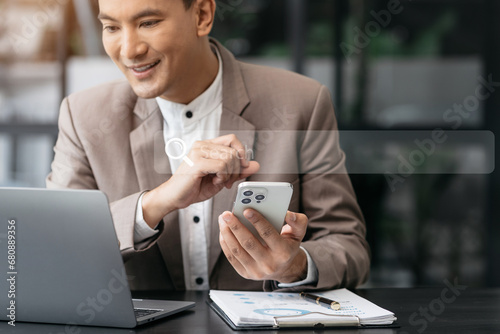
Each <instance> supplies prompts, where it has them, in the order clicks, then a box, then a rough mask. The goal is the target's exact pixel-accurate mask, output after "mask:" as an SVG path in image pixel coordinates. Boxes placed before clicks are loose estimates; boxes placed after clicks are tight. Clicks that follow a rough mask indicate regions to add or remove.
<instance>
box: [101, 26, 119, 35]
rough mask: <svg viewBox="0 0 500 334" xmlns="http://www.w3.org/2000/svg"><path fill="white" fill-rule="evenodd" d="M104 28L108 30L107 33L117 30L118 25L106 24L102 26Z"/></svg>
mask: <svg viewBox="0 0 500 334" xmlns="http://www.w3.org/2000/svg"><path fill="white" fill-rule="evenodd" d="M104 30H105V31H107V32H109V33H114V32H116V31H117V30H118V27H114V26H106V27H104Z"/></svg>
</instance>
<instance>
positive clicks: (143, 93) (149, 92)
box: [132, 85, 161, 99]
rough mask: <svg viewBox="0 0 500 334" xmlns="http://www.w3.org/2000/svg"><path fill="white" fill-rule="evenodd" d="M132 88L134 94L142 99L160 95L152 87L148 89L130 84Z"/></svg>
mask: <svg viewBox="0 0 500 334" xmlns="http://www.w3.org/2000/svg"><path fill="white" fill-rule="evenodd" d="M132 90H133V91H134V93H135V95H137V96H138V97H140V98H143V99H154V98H157V97H158V96H160V95H161V93H159V92H157V90H156V89H154V88H151V89H148V88H147V87H136V86H134V85H132Z"/></svg>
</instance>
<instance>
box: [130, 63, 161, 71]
mask: <svg viewBox="0 0 500 334" xmlns="http://www.w3.org/2000/svg"><path fill="white" fill-rule="evenodd" d="M159 63H160V61H159V60H158V61H157V62H154V63H152V64H149V65H146V66H142V67H132V68H131V70H133V71H134V72H137V73H143V72H146V71H147V70H150V69H152V68H153V67H155V66H156V65H158V64H159Z"/></svg>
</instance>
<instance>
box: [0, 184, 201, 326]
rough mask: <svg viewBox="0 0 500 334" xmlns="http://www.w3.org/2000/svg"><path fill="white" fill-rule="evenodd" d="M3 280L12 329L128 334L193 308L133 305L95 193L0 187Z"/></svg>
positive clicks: (2, 303) (102, 200) (102, 201)
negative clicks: (83, 328)
mask: <svg viewBox="0 0 500 334" xmlns="http://www.w3.org/2000/svg"><path fill="white" fill-rule="evenodd" d="M0 277H1V279H0V296H2V297H1V298H0V319H2V320H7V321H8V322H9V323H10V324H12V325H15V322H16V321H25V322H40V323H57V324H66V325H90V326H107V327H122V328H133V327H135V326H137V325H141V324H144V323H148V322H151V321H154V320H156V319H160V318H163V317H166V316H169V315H171V314H174V313H178V312H181V311H184V310H187V309H189V308H192V307H194V306H195V303H194V302H190V301H188V302H186V301H160V300H132V297H131V293H130V289H129V285H128V280H134V277H130V276H127V274H126V272H125V268H124V264H123V260H122V257H121V254H120V250H119V246H118V240H117V237H116V233H115V229H114V225H113V222H112V218H111V213H110V210H109V205H108V201H107V198H106V196H105V195H104V194H103V193H102V192H100V191H97V190H48V189H28V188H0ZM6 297H7V298H6ZM1 313H5V314H1ZM136 313H138V317H136Z"/></svg>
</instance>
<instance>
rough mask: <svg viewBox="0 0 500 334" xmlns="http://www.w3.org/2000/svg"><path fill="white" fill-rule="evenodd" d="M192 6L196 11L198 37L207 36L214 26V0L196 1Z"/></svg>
mask: <svg viewBox="0 0 500 334" xmlns="http://www.w3.org/2000/svg"><path fill="white" fill-rule="evenodd" d="M193 5H194V6H195V11H196V28H197V32H198V37H202V36H208V34H209V33H210V31H212V27H213V25H214V18H215V8H216V5H215V0H196V1H195V3H194V4H193Z"/></svg>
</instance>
